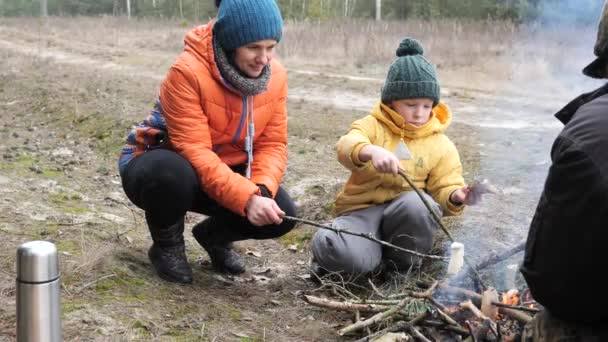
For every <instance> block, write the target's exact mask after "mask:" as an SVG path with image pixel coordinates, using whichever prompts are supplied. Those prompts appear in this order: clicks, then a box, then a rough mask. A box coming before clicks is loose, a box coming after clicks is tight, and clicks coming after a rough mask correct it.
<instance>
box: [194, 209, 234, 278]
mask: <svg viewBox="0 0 608 342" xmlns="http://www.w3.org/2000/svg"><path fill="white" fill-rule="evenodd" d="M218 229H221V228H218V227H216V226H214V225H213V223H212V221H211V219H206V220H205V221H203V222H200V223H198V224H197V225H196V226H194V228H192V235H194V238H195V239H196V241H197V242H198V243H199V244H200V245H201V246H202V247H203V248H204V249H205V251H207V253H208V254H209V258H210V259H211V265H213V268H214V269H215V270H216V271H218V272H221V273H232V274H241V273H243V272H245V260H243V258H242V257H241V256H240V255H239V254H238V253H236V252H235V251H233V250H232V243H231V240H230V239H229V238H227V237H226V236H223V235H225V234H221V232H220V231H219V230H218Z"/></svg>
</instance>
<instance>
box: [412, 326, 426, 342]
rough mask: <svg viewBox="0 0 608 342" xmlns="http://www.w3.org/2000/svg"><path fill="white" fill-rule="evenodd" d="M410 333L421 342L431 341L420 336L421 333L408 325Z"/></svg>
mask: <svg viewBox="0 0 608 342" xmlns="http://www.w3.org/2000/svg"><path fill="white" fill-rule="evenodd" d="M410 331H411V332H412V335H414V336H415V337H416V338H418V339H419V340H420V341H423V342H431V340H429V339H428V338H426V337H425V336H424V335H422V333H421V332H420V331H419V330H418V329H416V327H415V326H413V325H410Z"/></svg>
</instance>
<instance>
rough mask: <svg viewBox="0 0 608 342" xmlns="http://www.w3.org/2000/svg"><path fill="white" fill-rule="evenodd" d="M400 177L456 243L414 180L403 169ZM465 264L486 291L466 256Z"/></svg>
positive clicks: (400, 170)
mask: <svg viewBox="0 0 608 342" xmlns="http://www.w3.org/2000/svg"><path fill="white" fill-rule="evenodd" d="M399 175H401V177H403V178H404V179H405V181H406V182H407V184H409V185H410V187H411V188H412V189H414V191H415V192H416V194H418V197H420V199H421V200H422V203H424V206H425V207H426V208H427V209H428V211H429V213H430V214H431V216H432V217H433V219H434V220H435V222H436V223H437V225H438V226H439V227H440V228H441V230H442V231H443V232H444V233H445V235H447V237H448V239H450V241H451V242H456V240H454V237H452V234H450V231H448V229H447V228H446V227H445V226H444V225H443V223H442V222H441V219H440V218H439V216H437V214H436V213H435V211H434V210H433V208H431V205H430V204H429V202H428V201H427V200H426V198H424V195H423V194H422V192H421V191H420V190H419V189H418V188H417V187H416V185H415V184H414V182H412V180H411V179H410V177H409V176H408V175H407V174H406V173H405V171H403V170H402V169H399ZM464 262H465V264H467V266H469V267H470V268H471V272H473V274H474V275H475V277H476V279H477V281H478V282H479V284H481V287H482V288H483V289H484V290H485V289H486V288H487V286H486V285H485V283H484V282H483V280H482V279H481V276H480V275H479V273H478V272H477V270H476V269H475V267H473V263H471V261H470V260H469V258H468V257H467V256H466V255H465V256H464Z"/></svg>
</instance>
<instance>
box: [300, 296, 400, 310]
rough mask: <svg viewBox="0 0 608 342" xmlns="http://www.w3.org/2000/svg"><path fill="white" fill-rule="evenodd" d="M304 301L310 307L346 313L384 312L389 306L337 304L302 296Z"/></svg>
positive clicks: (332, 301) (336, 302)
mask: <svg viewBox="0 0 608 342" xmlns="http://www.w3.org/2000/svg"><path fill="white" fill-rule="evenodd" d="M304 300H305V301H306V302H307V303H308V304H311V305H314V306H318V307H322V308H327V309H332V310H338V311H348V312H357V311H360V312H373V313H378V312H384V311H386V310H388V309H390V306H387V305H376V304H358V303H350V302H338V301H334V300H329V299H326V298H319V297H314V296H308V295H306V296H304Z"/></svg>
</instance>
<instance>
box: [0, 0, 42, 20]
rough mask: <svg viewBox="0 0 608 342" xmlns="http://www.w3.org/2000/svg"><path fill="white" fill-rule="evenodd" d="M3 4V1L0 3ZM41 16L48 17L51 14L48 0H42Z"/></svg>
mask: <svg viewBox="0 0 608 342" xmlns="http://www.w3.org/2000/svg"><path fill="white" fill-rule="evenodd" d="M0 5H1V3H0ZM40 16H41V17H48V16H49V8H48V5H47V0H40Z"/></svg>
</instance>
